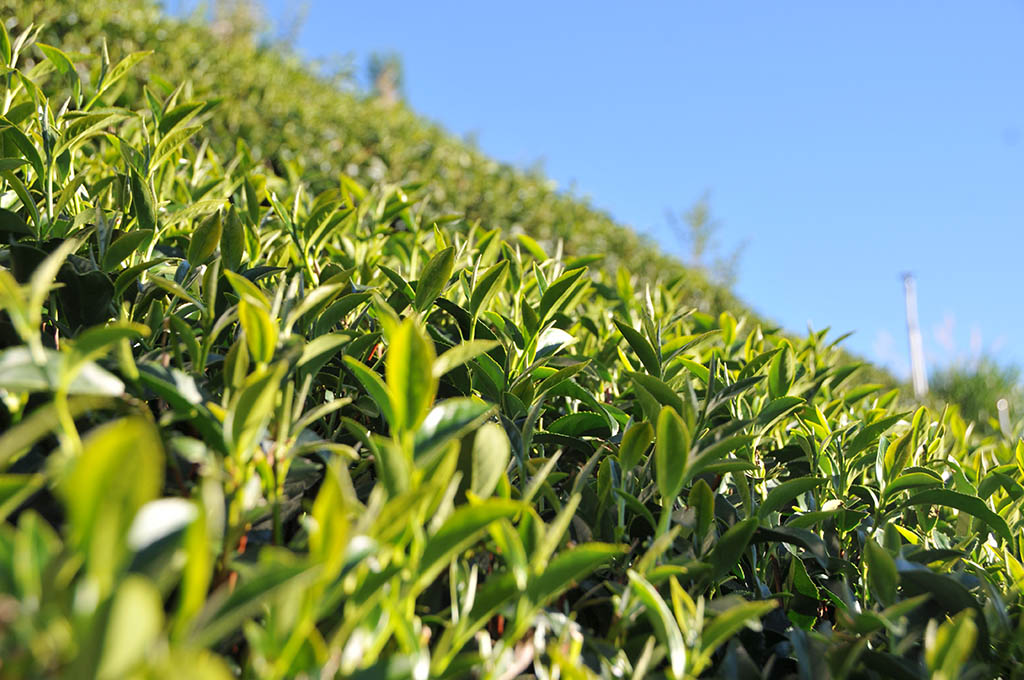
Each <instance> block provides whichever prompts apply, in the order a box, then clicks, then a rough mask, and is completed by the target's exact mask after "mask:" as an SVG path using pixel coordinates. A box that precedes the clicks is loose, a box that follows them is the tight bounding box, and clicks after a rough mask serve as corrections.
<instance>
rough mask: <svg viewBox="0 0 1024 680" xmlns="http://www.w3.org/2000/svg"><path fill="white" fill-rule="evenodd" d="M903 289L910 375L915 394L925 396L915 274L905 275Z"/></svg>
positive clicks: (922, 351)
mask: <svg viewBox="0 0 1024 680" xmlns="http://www.w3.org/2000/svg"><path fill="white" fill-rule="evenodd" d="M903 289H904V291H905V293H906V298H907V337H908V339H909V341H910V377H911V382H912V383H913V386H914V396H916V397H919V398H920V397H923V396H924V395H926V394H927V393H928V374H927V373H926V371H925V367H924V342H923V341H922V340H921V327H920V326H919V325H918V323H917V284H916V283H915V282H914V275H913V274H904V275H903Z"/></svg>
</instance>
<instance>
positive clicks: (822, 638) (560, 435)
mask: <svg viewBox="0 0 1024 680" xmlns="http://www.w3.org/2000/svg"><path fill="white" fill-rule="evenodd" d="M29 6H30V7H33V8H34V9H36V10H37V11H38V12H39V14H40V17H41V18H43V19H47V20H49V23H48V24H47V25H46V26H47V27H44V28H39V27H33V26H29V23H28V22H27V21H23V20H19V22H12V25H17V27H18V30H17V31H15V32H12V33H10V34H8V33H7V32H4V33H2V34H0V60H3V62H4V63H5V65H6V66H5V73H4V76H3V78H4V81H3V88H2V95H3V98H2V101H0V114H2V118H0V236H2V242H3V245H2V246H0V308H2V310H3V311H2V317H0V346H2V349H0V397H2V408H0V519H2V520H3V524H2V525H0V660H2V661H0V675H3V676H4V677H51V676H54V677H56V676H62V677H65V676H66V677H102V678H121V677H168V678H170V677H199V678H222V677H225V678H226V677H251V678H291V677H336V676H340V677H361V678H376V677H387V678H400V677H413V678H426V677H446V678H456V677H467V676H470V677H473V676H476V677H493V678H505V677H509V678H511V677H516V676H517V675H519V674H534V675H537V676H539V677H548V678H555V677H573V678H575V677H579V678H591V677H598V678H603V677H607V678H613V677H637V678H640V677H645V676H648V677H652V678H653V677H673V678H694V677H701V676H705V677H706V676H723V677H739V678H746V677H758V678H761V677H777V676H786V675H795V676H799V677H814V676H817V677H838V678H845V677H874V678H893V677H896V678H923V677H942V678H954V677H975V676H977V677H992V676H997V675H1007V676H1009V675H1012V674H1013V673H1014V672H1015V669H1016V668H1017V666H1018V665H1019V664H1020V662H1021V660H1022V658H1024V650H1022V639H1021V634H1020V630H1021V626H1020V623H1021V606H1020V605H1021V588H1022V586H1024V565H1022V564H1021V561H1020V560H1021V551H1022V549H1024V544H1022V541H1021V538H1020V536H1021V527H1022V524H1024V519H1022V516H1021V503H1022V502H1024V501H1022V498H1024V487H1022V486H1021V483H1022V481H1024V477H1022V475H1024V444H1021V443H1020V442H1018V441H1010V440H1008V439H1006V438H1005V437H1003V436H989V437H987V438H985V439H979V438H977V437H975V436H973V435H972V433H971V431H970V429H969V428H968V427H967V426H966V425H965V423H964V422H963V420H962V419H960V417H959V416H958V415H957V413H956V412H955V411H945V410H944V411H942V412H940V413H935V412H932V411H930V410H929V409H927V408H924V407H921V408H918V409H916V410H910V411H903V410H901V408H900V407H899V404H898V403H897V396H898V395H897V392H896V391H894V390H889V389H887V388H884V387H882V386H881V385H879V384H870V383H867V384H865V383H857V382H856V381H855V379H856V375H855V372H856V371H857V370H858V367H857V366H856V365H854V364H849V363H846V362H845V361H844V360H843V357H842V355H841V352H840V350H839V349H838V347H837V345H836V341H834V340H830V339H829V338H828V337H827V333H825V332H819V333H814V334H811V335H809V336H808V337H806V338H804V339H801V340H794V339H792V338H788V337H785V336H783V335H781V334H779V333H778V332H776V331H775V330H773V329H771V328H768V327H766V326H764V325H763V324H762V323H760V322H759V321H758V320H757V319H756V318H753V317H747V318H743V317H741V318H737V316H736V315H735V314H733V313H730V312H729V311H721V312H720V313H715V314H710V313H708V311H709V310H711V309H714V308H713V307H709V306H706V305H705V306H703V307H702V309H703V311H697V310H695V309H694V307H695V304H694V297H693V295H694V289H693V286H692V281H691V280H690V279H688V278H687V277H686V276H685V275H680V276H674V277H661V279H660V280H661V283H657V282H656V281H653V280H652V279H651V278H647V277H645V278H641V277H639V276H637V275H635V274H633V273H631V272H630V269H629V268H628V267H626V266H621V265H622V264H628V261H626V262H623V261H619V262H616V261H611V262H608V261H604V262H602V258H601V257H600V256H594V255H588V254H585V253H584V252H583V250H582V248H581V247H580V244H577V246H576V247H573V248H572V249H569V248H568V247H566V249H564V250H563V249H562V248H561V247H560V246H559V245H558V242H557V240H556V241H551V240H550V239H547V238H541V239H540V240H538V239H537V238H534V237H532V236H530V235H527V234H525V233H520V234H512V233H509V232H508V231H507V230H506V231H504V232H503V231H502V227H503V226H504V227H510V226H513V225H514V224H515V219H514V218H508V219H507V221H506V219H503V218H502V213H501V212H500V210H498V209H497V208H494V210H495V211H496V212H495V213H494V214H491V215H489V216H488V219H487V220H478V219H473V218H470V219H465V218H460V217H449V216H446V213H445V212H443V211H439V210H437V209H436V208H437V205H436V204H437V203H438V202H441V204H442V205H444V204H443V200H441V199H439V198H438V196H439V195H458V196H461V197H462V198H460V199H459V200H465V201H470V200H472V199H470V198H467V196H473V195H480V194H479V193H477V194H472V193H469V194H466V193H463V192H461V190H460V189H459V185H458V182H457V181H455V180H453V178H452V177H451V176H449V175H446V172H445V168H446V167H447V166H445V165H444V164H441V163H438V164H437V165H433V166H432V165H429V164H427V165H424V166H421V167H422V168H423V170H422V171H423V172H424V174H423V175H421V176H417V177H397V178H396V177H387V176H380V177H370V176H367V175H365V174H362V173H364V172H366V171H365V169H361V168H363V166H362V165H361V163H363V162H365V163H368V164H369V165H372V163H371V162H370V161H369V160H366V159H365V158H363V160H358V159H360V158H362V157H360V156H359V155H358V153H356V152H355V151H352V150H344V147H341V148H339V149H336V150H330V149H329V148H328V147H327V146H325V145H324V144H322V143H321V142H322V140H319V141H317V140H313V139H307V140H305V143H304V144H298V143H296V139H294V138H289V137H288V135H287V134H286V133H285V134H284V136H283V139H282V142H281V143H282V147H281V149H279V150H278V151H275V152H274V153H273V154H271V155H266V154H265V153H264V152H260V153H257V152H255V151H254V148H253V147H254V146H255V145H256V143H257V142H258V143H259V144H263V143H265V142H263V141H258V140H268V139H271V138H273V137H274V135H275V134H276V132H275V130H274V129H271V128H266V127H260V126H262V125H263V123H262V122H259V124H258V125H257V123H256V122H254V121H255V120H256V119H254V118H248V117H247V116H248V114H246V113H245V112H246V110H247V107H248V106H249V105H250V103H246V102H243V101H236V100H235V99H233V98H232V99H227V100H225V101H223V102H220V103H215V102H212V101H210V100H206V99H197V98H196V97H195V96H194V91H193V89H191V88H190V87H189V86H188V85H175V84H174V83H173V82H171V81H167V80H166V79H165V78H163V77H159V76H157V75H156V74H157V73H159V71H152V70H151V71H149V76H148V78H143V77H140V76H139V75H138V74H139V72H140V69H145V68H146V63H147V60H148V61H156V62H157V63H158V64H159V63H160V61H159V60H161V59H163V60H167V59H169V58H170V57H169V56H167V55H164V56H160V53H159V51H157V53H154V54H153V55H150V56H148V57H147V56H146V55H142V54H137V53H122V52H121V51H119V50H118V49H113V50H112V49H110V48H109V47H107V48H105V49H104V48H103V47H102V45H103V43H102V41H101V38H102V37H103V36H102V35H100V34H99V33H97V32H90V31H91V30H92V29H91V28H90V27H91V26H94V24H93V23H90V22H96V21H101V19H97V18H96V16H101V15H102V12H103V11H109V10H110V8H111V7H113V4H111V5H109V6H108V5H105V4H104V3H96V12H97V14H96V15H93V16H87V15H86V14H85V13H83V14H81V15H80V16H78V17H77V18H76V21H75V22H72V21H71V18H70V15H69V14H68V13H67V12H65V13H63V14H62V13H60V12H59V11H58V12H53V11H51V10H50V9H49V8H48V7H46V6H41V5H40V6H36V5H32V4H31V3H29ZM124 10H125V12H127V13H128V14H129V16H128V17H127V18H126V19H125V20H124V21H125V23H123V24H122V26H123V28H122V31H123V34H117V33H112V34H111V35H110V36H109V37H110V38H111V43H112V44H113V43H114V41H115V40H116V41H117V42H118V44H119V45H123V44H125V41H128V42H131V41H135V42H137V43H138V44H139V46H143V47H148V46H152V45H157V46H158V47H159V42H160V39H159V35H160V34H161V32H163V35H164V39H166V37H167V35H168V34H169V33H170V32H173V31H174V30H176V29H177V28H179V27H180V30H182V31H195V34H194V35H199V36H201V35H205V34H203V33H202V31H201V30H200V29H198V28H189V27H187V25H184V24H175V23H171V22H166V21H165V20H162V19H159V18H157V17H155V16H151V10H150V9H147V8H146V7H145V6H143V7H142V8H135V7H134V6H132V7H127V8H124ZM18 11H19V12H24V11H25V10H24V9H23V8H19V10H18ZM47 12H49V13H47ZM133 12H138V13H140V17H141V18H138V19H137V23H135V24H132V23H130V22H131V21H132V20H133V19H132V16H133V15H132V13H133ZM101 18H102V16H101ZM104 21H105V20H104ZM102 25H103V26H108V25H110V24H108V23H103V24H102ZM76 26H80V28H81V30H79V29H78V28H76ZM40 35H45V36H47V39H48V40H49V41H50V42H46V40H44V39H42V38H40V37H39V36H40ZM191 35H192V34H190V36H191ZM190 39H191V38H190ZM196 40H197V41H199V42H197V43H196V48H195V49H196V50H197V52H196V54H197V57H196V58H199V57H200V56H203V55H205V58H207V59H210V60H214V58H215V57H216V55H221V56H224V57H225V59H227V57H228V55H232V54H234V55H236V57H237V59H239V62H237V63H235V62H232V61H226V62H225V63H224V64H222V66H223V67H224V68H227V67H228V66H231V67H232V68H237V69H238V71H237V73H238V74H239V75H238V79H239V80H240V81H242V82H244V81H245V79H246V78H249V77H252V76H251V75H246V71H245V69H246V67H251V68H252V69H254V70H253V73H256V74H259V73H260V69H261V68H266V64H267V63H270V62H261V61H260V58H259V57H255V56H253V55H254V54H255V52H246V51H245V50H246V49H255V48H246V47H244V46H237V51H235V50H236V47H235V46H233V47H232V49H230V50H223V49H222V50H219V51H216V52H213V51H210V52H205V53H203V52H202V48H203V46H204V45H205V46H209V43H203V42H201V41H200V39H199V38H196ZM85 46H91V47H92V52H91V54H92V55H93V56H91V57H90V56H89V55H88V54H86V55H81V54H77V52H78V51H81V50H82V48H84V47H85ZM246 55H249V56H253V58H252V59H250V60H247V59H246V58H245V57H246ZM186 64H189V66H188V68H190V70H191V75H194V76H195V77H196V78H197V79H199V80H201V79H202V78H204V77H205V76H204V74H203V70H202V69H201V68H198V66H197V65H196V64H195V63H192V62H186ZM183 67H184V66H179V67H178V68H183ZM151 68H152V67H151ZM293 68H295V69H296V70H295V71H294V73H299V74H301V73H302V70H301V68H300V67H298V66H294V67H293ZM288 73H291V72H288ZM218 77H219V76H218ZM278 77H280V74H278ZM306 78H307V80H305V81H303V80H301V79H300V78H297V79H298V82H297V85H296V87H297V88H298V89H297V91H298V92H301V91H302V88H303V87H306V86H308V87H314V84H315V83H321V85H317V86H318V87H319V86H323V87H326V85H322V82H321V81H320V80H318V79H316V78H313V77H312V76H308V75H307V76H306ZM211 82H212V81H211ZM253 106H257V104H253ZM353 107H354V108H355V105H354V104H353ZM270 108H272V107H270ZM311 110H312V109H311ZM321 114H322V115H326V114H323V112H322V111H321V112H320V113H318V114H316V115H321ZM311 115H312V114H311ZM353 115H363V116H366V117H369V116H370V115H371V114H367V113H364V114H353ZM379 115H381V116H389V115H395V116H410V115H411V114H408V113H407V112H401V111H399V112H398V113H395V114H388V113H385V112H379ZM233 116H241V117H240V118H237V119H236V118H233ZM410 120H411V118H410ZM233 125H237V127H232V126H233ZM249 125H252V127H248V126H249ZM279 128H280V130H286V129H287V122H284V123H283V124H281V125H280V126H279ZM323 129H327V128H326V127H325V128H323ZM232 130H234V131H235V135H236V136H234V137H231V134H232V133H231V131H232ZM339 134H340V133H339ZM438 134H439V133H438ZM228 139H231V142H230V143H228ZM437 139H441V137H437ZM300 141H301V140H300ZM437 143H438V144H439V145H440V144H441V143H442V142H441V141H438V142H437ZM451 148H455V147H451ZM285 149H288V153H292V154H295V157H294V159H293V160H292V161H288V159H287V158H286V153H285ZM328 151H330V154H335V155H337V156H338V157H339V158H342V159H344V158H351V159H357V160H351V161H350V163H351V164H353V165H355V166H356V169H357V170H358V171H357V172H353V173H349V174H343V172H342V171H340V170H338V168H337V167H335V166H331V165H330V164H328V166H323V165H321V164H318V163H317V162H310V159H314V160H316V159H317V158H319V157H320V156H319V155H320V154H322V153H327V152H328ZM307 153H308V155H307ZM393 153H396V154H399V153H413V152H412V151H410V150H408V149H402V148H400V147H398V146H396V147H395V148H394V149H393ZM330 154H328V155H330ZM476 158H477V161H479V157H476ZM332 162H336V163H338V162H340V161H332ZM348 165H349V163H348V162H346V163H345V166H344V167H345V168H347V167H348ZM410 167H411V166H410ZM343 169H344V168H342V170H343ZM430 169H432V170H433V171H436V175H431V174H428V173H427V170H430ZM495 172H496V173H497V174H495V175H486V174H480V175H474V176H475V178H476V179H475V180H474V181H478V182H480V183H481V184H482V185H488V182H491V181H492V180H493V183H492V184H489V185H488V187H489V190H490V191H493V192H495V193H502V191H504V189H502V188H501V187H503V185H502V184H501V183H500V182H499V181H498V179H497V178H498V177H499V176H500V175H501V172H507V171H506V170H501V171H497V170H496V171H495ZM507 176H508V177H511V178H513V179H514V182H513V179H510V180H509V182H513V184H514V183H515V182H519V183H521V184H519V185H518V186H527V185H528V184H529V182H530V181H533V180H529V179H528V178H526V179H524V178H523V177H520V176H518V175H515V174H514V173H511V174H508V175H507ZM448 192H450V194H449V193H448ZM551 196H552V198H550V201H551V202H550V205H561V206H569V207H568V208H565V209H566V210H580V211H582V212H581V215H582V214H583V213H586V214H585V215H583V217H584V218H585V219H591V218H590V217H587V215H592V214H593V213H589V212H587V210H588V209H586V208H585V207H582V206H580V204H574V203H572V201H570V200H569V199H564V198H562V197H559V196H557V195H554V194H552V195H551ZM452 200H454V199H452ZM539 203H540V204H543V201H539ZM481 204H482V203H481ZM573 206H575V207H573ZM488 209H489V210H490V209H491V208H488ZM465 212H467V213H469V214H470V215H472V211H470V210H466V211H465ZM553 214H554V213H550V214H545V213H544V212H543V211H539V212H536V213H531V217H530V219H534V220H537V221H538V225H539V226H537V229H545V228H547V229H565V230H569V228H570V227H572V226H573V223H572V221H571V220H570V221H568V222H564V223H563V222H558V223H557V224H555V223H553V224H547V225H546V226H545V225H544V224H543V220H544V219H547V218H548V217H551V216H552V215H553ZM567 214H568V213H559V215H562V216H565V215H567ZM609 224H610V223H609ZM612 226H614V225H612ZM616 229H617V228H616ZM548 233H549V234H550V235H564V236H566V238H568V237H569V236H570V233H569V231H566V232H564V233H563V232H548ZM609 233H611V234H618V233H619V232H616V231H614V230H613V231H610V232H609ZM534 236H543V234H542V233H541V232H534ZM598 245H600V244H598ZM611 250H613V249H610V248H609V251H611ZM623 252H625V251H623ZM716 311H718V310H716Z"/></svg>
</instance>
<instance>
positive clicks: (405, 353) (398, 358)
mask: <svg viewBox="0 0 1024 680" xmlns="http://www.w3.org/2000/svg"><path fill="white" fill-rule="evenodd" d="M388 340H389V342H390V344H389V345H388V353H387V362H386V364H385V371H386V375H387V385H388V390H389V391H390V393H391V397H392V399H393V402H392V409H393V412H394V416H395V422H394V423H393V426H394V427H395V429H397V430H398V431H399V432H413V431H415V430H416V428H417V427H419V425H420V423H422V422H423V419H424V417H426V415H427V411H429V410H430V405H431V404H432V403H433V402H434V395H435V394H436V393H437V379H436V378H435V377H434V375H433V367H434V358H435V357H434V345H433V343H432V342H431V341H430V340H429V339H428V338H427V336H426V333H424V332H423V329H422V328H421V327H420V325H419V324H418V323H416V321H415V320H414V319H412V318H408V319H406V320H405V321H403V322H402V323H401V324H400V325H399V326H398V327H397V328H395V330H394V331H393V333H392V335H391V337H390V338H388Z"/></svg>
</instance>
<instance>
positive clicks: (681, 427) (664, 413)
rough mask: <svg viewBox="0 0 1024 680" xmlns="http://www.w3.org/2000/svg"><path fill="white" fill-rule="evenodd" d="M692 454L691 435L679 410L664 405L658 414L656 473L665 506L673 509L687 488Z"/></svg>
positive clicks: (655, 447)
mask: <svg viewBox="0 0 1024 680" xmlns="http://www.w3.org/2000/svg"><path fill="white" fill-rule="evenodd" d="M689 455H690V433H689V431H688V430H687V429H686V423H684V422H683V419H682V417H680V415H679V414H678V413H676V411H675V410H674V409H673V408H671V407H669V406H663V407H662V409H661V413H660V414H658V438H657V440H656V441H655V443H654V470H655V476H656V477H657V481H658V493H660V494H661V499H662V501H661V502H662V504H663V505H664V506H665V507H671V505H672V503H673V502H674V501H675V499H676V496H678V495H679V492H680V491H681V490H682V488H683V477H684V475H685V474H686V464H687V461H688V459H689Z"/></svg>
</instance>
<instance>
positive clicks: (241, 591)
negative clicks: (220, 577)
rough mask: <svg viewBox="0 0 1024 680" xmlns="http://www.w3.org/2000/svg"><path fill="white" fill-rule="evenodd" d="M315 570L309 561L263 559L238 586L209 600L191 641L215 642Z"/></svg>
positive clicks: (204, 643) (210, 644)
mask: <svg viewBox="0 0 1024 680" xmlns="http://www.w3.org/2000/svg"><path fill="white" fill-rule="evenodd" d="M314 573H315V572H314V569H313V567H311V566H309V565H307V564H305V563H298V564H288V563H284V562H279V561H276V560H275V561H269V562H263V563H261V564H260V565H259V566H257V567H256V568H255V570H254V571H253V572H252V573H249V574H246V575H243V577H242V578H241V580H240V582H239V584H238V586H237V587H235V588H234V590H230V589H229V588H228V587H226V586H224V587H222V588H221V589H220V590H219V591H217V592H215V593H214V594H213V595H212V596H211V597H210V599H209V600H207V603H206V607H204V608H203V611H202V612H201V613H200V615H199V617H198V618H197V620H196V624H195V628H194V629H193V631H192V633H191V635H190V636H189V637H190V641H191V642H192V644H194V645H195V646H197V647H211V646H213V645H214V644H216V643H217V642H219V641H220V640H222V639H223V638H225V637H227V636H228V635H230V634H231V633H232V632H233V631H236V630H238V629H239V628H240V627H241V626H242V624H243V623H244V622H245V620H246V619H248V618H250V617H252V616H255V615H257V614H258V613H259V612H260V611H261V610H262V609H263V608H264V607H266V606H267V605H268V604H269V603H270V602H271V601H272V600H273V599H274V597H276V595H277V594H278V593H279V592H281V591H282V590H284V589H285V588H287V587H288V586H289V585H291V584H292V583H295V582H296V581H300V580H305V579H307V578H309V577H311V576H312V575H313V574H314Z"/></svg>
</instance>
